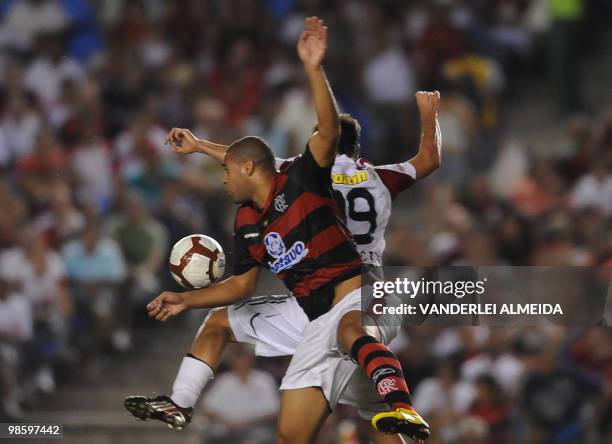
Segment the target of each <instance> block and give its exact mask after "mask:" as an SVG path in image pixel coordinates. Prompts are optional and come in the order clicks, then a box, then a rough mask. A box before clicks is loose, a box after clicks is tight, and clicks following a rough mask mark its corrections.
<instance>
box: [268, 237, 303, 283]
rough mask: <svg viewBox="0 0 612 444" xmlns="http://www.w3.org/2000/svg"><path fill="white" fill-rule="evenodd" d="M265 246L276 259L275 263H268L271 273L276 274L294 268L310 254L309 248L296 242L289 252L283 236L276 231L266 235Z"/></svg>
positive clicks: (300, 242)
mask: <svg viewBox="0 0 612 444" xmlns="http://www.w3.org/2000/svg"><path fill="white" fill-rule="evenodd" d="M264 245H265V246H266V250H267V251H268V254H269V255H270V256H272V257H273V258H275V259H276V260H275V261H270V262H268V265H269V266H270V271H271V272H272V273H275V274H277V273H280V272H281V271H283V270H286V269H287V268H291V267H293V266H294V265H295V264H297V263H298V262H300V261H301V260H302V259H304V258H305V257H306V255H307V254H308V248H306V246H305V245H304V242H302V241H297V242H295V243H294V244H293V245H292V246H291V248H289V249H288V250H287V247H285V242H283V238H282V237H281V235H280V234H278V233H276V232H274V231H273V232H271V233H268V234H266V236H265V237H264Z"/></svg>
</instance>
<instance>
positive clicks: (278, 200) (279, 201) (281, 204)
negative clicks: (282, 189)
mask: <svg viewBox="0 0 612 444" xmlns="http://www.w3.org/2000/svg"><path fill="white" fill-rule="evenodd" d="M287 208H289V205H287V199H286V198H285V193H282V194H279V195H278V196H276V197H275V198H274V209H275V210H276V211H278V212H279V213H284V212H285V210H286V209H287Z"/></svg>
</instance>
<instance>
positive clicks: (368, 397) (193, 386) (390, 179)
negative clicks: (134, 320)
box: [125, 92, 441, 444]
mask: <svg viewBox="0 0 612 444" xmlns="http://www.w3.org/2000/svg"><path fill="white" fill-rule="evenodd" d="M416 99H417V104H418V107H419V112H420V115H421V127H422V129H421V143H420V146H419V152H418V154H417V155H416V156H415V157H414V158H412V159H410V160H408V161H405V162H402V163H397V164H391V165H379V166H375V165H373V164H371V163H370V162H368V161H366V160H363V159H361V158H359V157H358V156H359V136H360V130H361V128H360V126H359V123H358V122H357V120H356V119H354V118H353V117H351V116H349V115H347V114H342V115H340V123H341V138H340V141H339V143H338V155H337V156H336V158H335V161H334V165H333V168H332V185H333V189H334V195H335V197H336V200H337V202H338V204H339V207H340V209H341V210H342V211H343V213H344V217H345V223H346V225H347V227H348V229H349V231H350V232H351V234H352V236H353V239H354V241H355V243H356V246H357V250H358V251H359V253H360V254H361V257H362V259H363V261H364V263H365V264H366V265H369V266H372V267H380V266H382V255H383V252H384V249H385V238H384V234H385V229H386V228H387V224H388V222H389V217H390V215H391V207H392V202H393V199H394V198H395V197H396V196H397V195H398V194H399V193H400V192H401V191H403V190H405V189H406V188H408V187H409V186H411V185H412V184H413V183H414V182H415V181H416V180H417V179H422V178H423V177H425V176H427V175H428V174H430V173H431V172H432V171H434V170H435V169H436V168H437V167H438V166H439V164H440V149H441V136H440V130H439V126H438V123H437V118H436V117H437V108H438V104H439V100H440V96H439V93H438V92H418V93H417V94H416ZM168 141H169V142H170V143H171V146H172V150H173V151H174V152H177V153H181V154H188V153H193V152H200V153H205V154H208V155H210V156H212V157H213V158H215V159H217V160H219V161H220V162H223V157H224V155H225V152H226V150H227V146H225V145H219V144H214V143H211V142H208V141H204V140H199V139H196V138H195V137H194V136H193V135H192V134H191V132H190V131H189V130H186V129H179V128H174V129H172V130H171V131H170V133H169V135H168ZM291 162H293V159H276V166H277V169H279V170H282V169H284V168H286V167H287V166H288V165H290V164H291ZM308 322H309V319H308V317H307V316H306V314H305V313H304V311H303V310H302V308H301V307H300V305H299V304H298V303H297V301H296V299H295V298H294V297H293V296H292V295H290V294H286V295H276V296H257V297H253V298H250V299H248V300H246V301H243V302H240V303H238V304H235V305H232V306H230V307H223V308H218V309H213V310H211V312H210V313H209V314H208V316H207V317H206V319H205V320H204V322H203V323H202V326H201V327H200V329H199V330H198V332H197V334H196V338H195V341H194V343H193V345H192V348H191V352H190V353H189V354H188V355H187V356H186V357H185V358H183V362H182V364H181V367H180V369H179V372H178V375H177V378H176V380H175V382H174V385H173V393H172V395H171V396H170V397H168V396H159V397H157V398H146V397H143V396H132V397H128V398H127V399H126V401H125V406H126V408H127V409H128V410H129V411H130V412H131V413H132V414H133V415H134V416H137V417H139V418H140V419H149V418H154V419H159V420H161V421H163V422H166V423H167V424H168V425H169V427H172V428H175V429H178V430H181V429H182V428H184V427H185V426H186V425H187V424H188V423H189V421H190V419H191V414H192V410H193V409H192V407H193V406H194V405H195V403H196V401H197V399H198V398H199V396H200V394H201V392H202V390H203V389H204V387H205V385H206V384H207V383H208V381H209V380H210V379H212V377H213V374H214V371H215V370H216V368H217V365H218V363H219V361H220V358H221V354H222V352H223V350H224V348H225V346H226V345H227V343H228V342H246V343H249V344H252V345H254V346H255V354H256V355H258V356H267V357H273V356H285V355H292V354H293V353H294V352H295V350H296V347H297V346H298V344H299V343H300V340H301V338H302V330H303V329H304V327H305V326H306V324H308ZM374 329H376V327H374ZM397 329H398V328H397V327H380V328H378V329H377V330H378V331H376V332H374V331H373V332H372V335H374V336H376V337H380V338H381V340H382V342H384V343H388V342H389V341H390V340H391V339H392V338H393V336H395V334H396V332H397ZM347 361H348V362H347V363H346V365H351V366H355V369H356V368H357V366H356V365H355V364H354V363H352V362H351V361H350V359H348V360H347ZM341 365H344V364H343V363H341ZM361 373H363V372H356V373H355V375H354V376H353V377H352V378H351V381H350V384H345V386H346V388H345V389H343V391H342V392H337V391H336V392H334V393H325V395H326V398H327V400H328V402H329V405H330V408H331V409H333V408H334V406H335V405H336V404H337V403H343V404H348V405H353V406H355V407H357V408H359V409H360V410H359V411H360V414H361V416H363V417H364V418H367V419H371V418H372V417H373V416H374V415H375V414H376V412H378V411H381V410H384V408H385V407H384V405H381V402H380V396H379V395H378V393H376V392H375V391H374V390H373V389H372V388H371V387H370V380H369V379H368V378H367V377H366V376H365V374H363V375H361ZM282 388H283V387H281V389H282ZM324 392H325V390H324ZM364 393H365V395H364ZM376 435H377V436H376V442H377V443H379V444H382V443H400V442H403V441H402V438H401V437H400V436H399V435H391V436H388V435H383V434H382V433H377V434H376Z"/></svg>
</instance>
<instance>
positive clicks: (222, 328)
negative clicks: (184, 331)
mask: <svg viewBox="0 0 612 444" xmlns="http://www.w3.org/2000/svg"><path fill="white" fill-rule="evenodd" d="M229 331H230V325H229V319H228V317H227V308H225V307H221V308H214V309H212V310H211V311H210V312H209V313H208V315H206V318H204V322H202V326H201V327H200V329H199V330H198V334H197V336H198V337H199V336H202V335H204V334H216V333H227V332H229Z"/></svg>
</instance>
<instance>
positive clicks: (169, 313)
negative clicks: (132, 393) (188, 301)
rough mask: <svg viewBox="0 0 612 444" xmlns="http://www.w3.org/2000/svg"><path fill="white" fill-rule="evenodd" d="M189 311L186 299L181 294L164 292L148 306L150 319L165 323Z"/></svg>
mask: <svg viewBox="0 0 612 444" xmlns="http://www.w3.org/2000/svg"><path fill="white" fill-rule="evenodd" d="M186 309H187V306H186V305H185V299H184V297H183V295H182V294H181V293H174V292H172V291H164V292H163V293H162V294H160V295H159V296H157V297H156V298H155V299H153V300H152V301H151V302H149V303H148V304H147V311H148V313H149V317H152V318H155V319H157V320H158V321H162V322H165V321H167V320H168V319H170V318H171V317H173V316H176V315H178V314H180V313H182V312H183V311H185V310H186Z"/></svg>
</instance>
